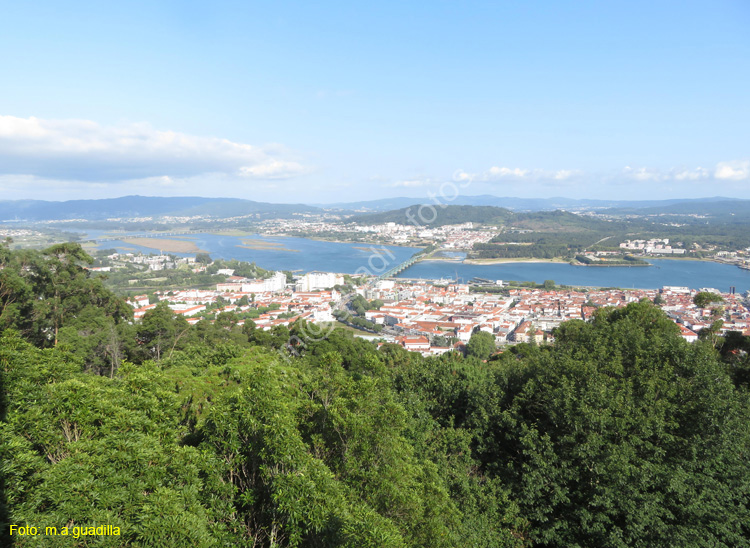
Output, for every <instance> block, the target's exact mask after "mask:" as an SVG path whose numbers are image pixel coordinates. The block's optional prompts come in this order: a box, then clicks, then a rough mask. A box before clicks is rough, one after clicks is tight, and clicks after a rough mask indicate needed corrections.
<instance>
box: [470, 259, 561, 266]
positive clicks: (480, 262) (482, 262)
mask: <svg viewBox="0 0 750 548" xmlns="http://www.w3.org/2000/svg"><path fill="white" fill-rule="evenodd" d="M463 262H464V264H478V265H488V264H514V263H558V264H570V261H566V260H565V259H560V258H555V259H537V258H528V259H522V258H517V259H516V258H514V259H502V258H501V259H464V260H463Z"/></svg>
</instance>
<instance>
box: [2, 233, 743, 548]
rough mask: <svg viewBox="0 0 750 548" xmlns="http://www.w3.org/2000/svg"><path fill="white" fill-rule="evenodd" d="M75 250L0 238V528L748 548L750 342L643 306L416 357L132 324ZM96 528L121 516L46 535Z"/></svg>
mask: <svg viewBox="0 0 750 548" xmlns="http://www.w3.org/2000/svg"><path fill="white" fill-rule="evenodd" d="M90 260H91V258H90V257H88V256H87V255H86V254H85V253H84V252H83V251H82V250H81V249H80V247H78V246H76V245H74V244H65V245H62V246H55V247H53V248H50V249H47V250H45V251H43V252H33V251H11V250H10V249H9V247H8V246H7V245H6V246H0V459H1V460H2V468H1V469H0V470H1V472H2V476H0V522H2V533H1V534H2V544H3V546H14V547H70V546H102V547H104V546H111V547H114V546H128V547H131V546H136V547H186V546H190V547H211V546H216V547H219V546H222V547H223V546H231V547H235V546H239V547H242V546H246V547H269V548H270V547H335V546H341V547H351V548H360V547H372V548H375V547H446V548H447V547H459V546H460V547H465V546H468V547H477V548H485V547H523V546H550V547H551V546H561V547H562V546H591V547H629V546H706V547H708V546H711V547H713V546H727V547H737V546H750V509H749V508H748V505H749V504H750V465H749V464H748V462H749V459H750V428H749V427H748V425H749V424H750V401H749V398H748V378H749V377H750V375H748V371H750V366H749V360H748V353H747V350H748V349H750V343H749V342H748V340H747V338H744V337H742V336H740V335H737V336H732V337H728V338H727V339H726V340H719V341H718V343H717V344H716V346H714V345H713V344H712V343H711V342H710V341H700V342H698V343H694V344H688V343H686V342H685V341H684V340H683V339H682V338H681V337H680V333H679V330H678V329H677V327H676V326H675V324H674V323H673V322H672V321H671V320H669V319H668V318H667V317H666V316H665V315H664V313H663V312H661V311H660V310H659V309H658V308H656V307H655V306H653V305H652V304H651V303H649V302H645V301H644V302H640V303H634V304H631V305H629V306H628V307H626V308H623V309H618V310H615V309H609V308H603V309H600V310H599V311H598V312H597V313H596V314H595V316H594V319H593V320H592V321H591V322H587V323H584V322H582V321H572V322H568V323H565V324H563V325H562V326H561V327H560V328H559V329H558V330H556V332H555V343H554V345H552V346H543V347H537V346H533V345H525V344H521V345H516V346H515V347H513V348H512V349H511V350H509V351H506V352H504V353H502V354H498V355H494V356H492V357H491V358H490V359H489V360H487V361H483V360H480V359H479V358H476V357H464V356H461V355H459V354H456V353H450V354H446V355H443V356H441V357H437V358H423V357H422V356H421V355H419V354H416V353H409V352H406V351H405V350H403V348H401V347H400V346H397V345H391V344H385V345H383V346H382V347H381V348H380V349H378V348H377V346H376V345H374V344H373V343H370V342H367V341H364V340H362V339H356V338H353V337H352V336H351V334H349V333H347V332H345V331H342V330H336V331H333V332H332V333H329V334H328V335H327V336H326V337H322V338H321V337H313V336H312V335H313V334H314V333H317V332H316V331H314V330H313V329H312V328H311V327H310V326H308V325H305V324H304V323H301V322H299V323H296V324H294V325H293V326H292V328H291V329H287V328H286V327H276V328H274V329H273V330H271V331H263V330H260V329H256V327H255V325H254V324H253V323H252V321H248V322H246V323H244V324H242V325H241V324H239V323H238V322H237V321H236V319H235V318H234V317H233V316H232V315H231V314H228V313H225V314H221V315H220V316H219V317H218V319H217V320H216V321H215V322H213V323H210V322H208V321H205V320H204V321H201V322H199V323H198V324H196V325H195V326H189V325H188V324H187V322H185V320H184V319H183V318H181V317H177V316H175V315H174V314H173V313H172V312H171V311H170V310H169V308H167V307H166V306H165V305H160V306H157V307H156V308H155V309H153V310H151V311H149V312H148V313H147V314H146V316H145V317H144V318H143V320H142V321H140V322H138V323H133V322H132V319H131V316H130V314H129V309H128V308H127V306H126V305H125V303H124V302H123V301H122V300H120V299H119V298H118V297H117V296H115V295H113V294H112V293H110V292H109V291H108V290H107V289H106V288H104V286H103V285H102V283H101V281H100V279H98V278H94V277H91V276H90V275H89V273H88V271H87V270H85V269H84V268H83V266H85V265H86V263H88V262H90ZM19 524H24V525H30V526H36V527H38V528H40V532H39V534H38V535H36V536H18V535H17V534H16V535H14V536H10V535H9V531H10V527H9V526H10V525H19ZM96 525H110V526H113V527H117V528H119V532H120V534H119V535H101V536H80V537H79V538H73V537H72V536H61V535H57V536H51V535H50V536H48V535H45V534H44V531H45V527H48V526H55V527H57V528H58V529H61V528H63V527H68V528H71V530H72V528H74V527H86V526H96Z"/></svg>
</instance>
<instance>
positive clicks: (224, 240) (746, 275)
mask: <svg viewBox="0 0 750 548" xmlns="http://www.w3.org/2000/svg"><path fill="white" fill-rule="evenodd" d="M103 236H105V235H104V234H103V233H102V232H99V231H91V232H90V233H89V237H93V238H100V237H103ZM132 236H136V234H128V235H127V236H124V237H132ZM160 237H161V238H166V239H181V240H189V241H191V242H193V243H195V245H196V246H197V247H198V248H200V249H202V250H204V251H206V252H208V253H209V254H210V255H211V257H212V258H214V259H238V260H241V261H248V262H255V263H256V264H257V265H258V266H260V267H262V268H266V269H269V270H292V271H302V272H309V271H311V270H321V271H326V272H344V273H356V272H358V271H359V272H360V273H363V272H364V273H367V272H370V273H372V274H381V273H383V272H385V271H386V270H388V269H389V268H391V267H392V266H396V265H397V264H399V263H401V262H403V261H405V260H407V259H408V258H409V257H411V256H412V254H414V253H415V252H416V251H417V250H418V248H413V247H395V246H381V245H370V244H357V243H338V242H324V241H320V240H310V239H307V238H287V237H266V236H261V235H251V236H239V237H238V236H221V235H218V234H190V235H189V236H160ZM243 241H244V242H246V243H245V244H243ZM248 241H249V242H248ZM246 244H247V246H246V247H241V246H243V245H246ZM99 247H100V248H102V249H106V248H116V249H119V250H124V251H125V250H126V251H141V252H143V253H155V252H158V250H154V249H149V248H147V247H142V246H138V245H134V244H130V243H125V242H122V241H104V242H100V243H99ZM176 255H183V256H188V255H192V254H190V253H176ZM649 262H650V263H652V264H653V266H650V267H583V266H571V265H569V264H567V263H499V264H492V265H475V264H466V263H463V262H460V261H422V262H419V263H417V264H415V265H413V266H411V267H410V268H408V269H406V270H405V271H403V272H401V273H400V274H399V275H398V277H401V278H423V279H432V280H435V279H446V278H450V279H455V278H456V277H458V278H459V279H460V280H462V281H468V280H470V279H471V278H475V277H479V278H485V279H488V280H493V281H494V280H515V281H533V282H537V283H541V282H544V281H545V280H554V281H555V282H556V283H558V284H565V285H576V286H598V287H623V288H641V289H647V288H659V287H662V286H665V285H678V286H687V287H691V288H693V289H698V288H702V287H710V288H716V289H718V290H720V291H724V292H726V291H729V288H730V287H731V286H734V287H735V288H736V290H737V291H738V292H744V291H748V290H750V271H748V270H742V269H740V268H738V267H736V266H732V265H725V264H719V263H713V262H707V261H689V260H684V259H649Z"/></svg>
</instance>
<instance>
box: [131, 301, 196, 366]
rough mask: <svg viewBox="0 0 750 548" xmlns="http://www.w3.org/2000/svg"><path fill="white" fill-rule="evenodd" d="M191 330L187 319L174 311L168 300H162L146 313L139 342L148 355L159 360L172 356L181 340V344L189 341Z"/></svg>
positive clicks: (139, 333)
mask: <svg viewBox="0 0 750 548" xmlns="http://www.w3.org/2000/svg"><path fill="white" fill-rule="evenodd" d="M189 330H190V324H188V323H187V320H185V318H183V317H182V316H178V315H176V314H175V313H174V312H172V310H171V309H170V308H169V305H168V304H167V303H166V302H161V303H159V304H158V305H156V307H154V308H152V309H151V310H149V311H147V312H146V314H144V316H143V319H142V320H141V324H140V325H139V326H138V333H137V337H138V343H139V344H140V345H141V346H142V348H144V349H145V352H146V356H147V357H149V358H153V359H155V360H157V361H159V360H160V359H162V357H168V356H171V354H172V353H173V352H174V351H175V349H177V348H179V347H178V344H180V342H181V341H182V345H181V346H184V345H185V343H187V337H186V335H187V334H188V331H189ZM165 354H166V356H165Z"/></svg>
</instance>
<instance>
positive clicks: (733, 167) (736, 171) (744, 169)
mask: <svg viewBox="0 0 750 548" xmlns="http://www.w3.org/2000/svg"><path fill="white" fill-rule="evenodd" d="M714 177H715V178H717V179H727V180H730V181H744V180H745V179H750V161H747V160H746V161H744V162H719V163H718V164H716V171H714Z"/></svg>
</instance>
